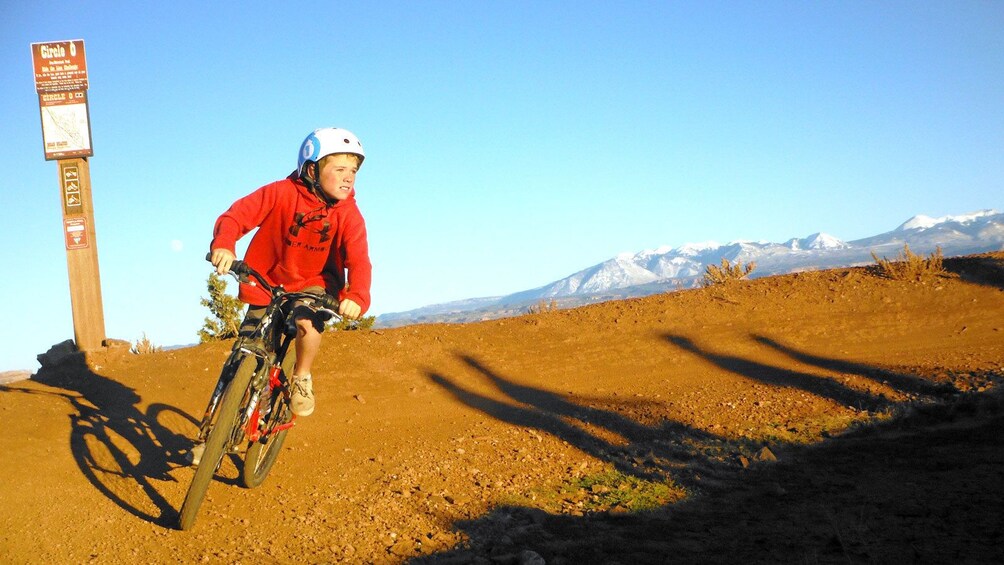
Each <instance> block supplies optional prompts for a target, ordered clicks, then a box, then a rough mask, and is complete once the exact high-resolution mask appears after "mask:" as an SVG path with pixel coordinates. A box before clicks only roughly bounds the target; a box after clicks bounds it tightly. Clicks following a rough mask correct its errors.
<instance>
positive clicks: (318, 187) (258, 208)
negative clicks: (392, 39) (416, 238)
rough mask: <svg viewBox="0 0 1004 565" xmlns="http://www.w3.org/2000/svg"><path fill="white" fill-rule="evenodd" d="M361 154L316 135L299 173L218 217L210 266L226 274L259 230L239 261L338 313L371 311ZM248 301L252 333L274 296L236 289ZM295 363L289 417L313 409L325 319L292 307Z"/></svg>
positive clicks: (340, 135) (351, 144)
mask: <svg viewBox="0 0 1004 565" xmlns="http://www.w3.org/2000/svg"><path fill="white" fill-rule="evenodd" d="M364 158H365V154H364V153H363V146H362V144H361V143H360V142H359V139H358V138H357V137H356V136H355V135H354V134H353V133H352V132H350V131H348V130H345V129H340V128H321V129H317V130H314V131H313V132H312V133H311V134H310V135H308V136H307V138H306V139H304V140H303V143H302V144H301V145H300V154H299V158H298V162H297V169H296V170H295V171H294V172H293V173H291V174H290V175H289V176H288V177H286V178H285V179H282V180H279V181H276V182H273V183H270V184H267V185H265V186H263V187H261V188H259V189H257V190H255V191H254V192H252V193H251V194H249V195H247V196H245V197H243V198H241V199H239V200H237V201H236V202H234V204H233V205H232V206H231V207H230V209H229V210H227V211H226V212H224V213H223V215H221V216H220V217H219V219H217V220H216V226H215V228H214V230H213V241H212V244H211V245H210V249H211V253H210V261H211V262H212V264H213V266H215V267H216V272H217V273H218V274H220V275H223V274H225V273H226V272H227V271H228V270H229V269H230V266H231V265H232V264H233V262H234V260H235V259H236V255H235V251H234V249H235V247H236V244H237V240H238V239H240V238H241V237H242V236H244V235H245V234H247V233H248V232H249V231H251V230H253V229H255V228H258V232H257V233H255V235H254V237H253V238H252V239H251V243H250V245H249V246H248V250H247V253H246V255H245V257H244V262H245V263H246V264H247V265H248V266H250V267H252V268H254V269H255V270H256V271H258V272H260V273H262V274H263V275H264V276H265V277H266V278H267V279H268V280H269V283H270V284H272V285H282V287H283V288H284V289H286V290H287V291H291V292H293V291H304V292H313V293H317V294H323V293H328V294H331V295H332V296H336V297H337V298H338V299H339V306H338V313H339V314H340V315H341V316H343V317H345V318H349V319H356V318H358V317H359V316H361V315H362V314H364V313H365V312H366V310H367V309H369V305H370V280H371V272H372V266H371V264H370V259H369V249H368V245H367V241H366V224H365V222H364V221H363V216H362V214H361V213H360V211H359V207H358V206H357V205H356V199H355V181H356V173H357V172H358V171H359V167H360V166H361V165H362V162H363V159H364ZM238 297H239V298H240V299H241V300H242V301H243V302H246V303H247V304H248V312H247V314H246V316H245V319H244V323H243V324H242V326H241V327H242V330H245V331H246V329H247V328H253V327H254V326H255V324H256V321H257V319H258V318H260V317H261V315H262V314H263V312H264V306H265V305H267V304H268V302H269V300H270V298H271V296H269V294H268V292H266V291H265V290H263V289H262V288H260V287H258V286H253V285H249V284H241V285H240V290H239V293H238ZM293 316H294V318H295V319H296V328H297V335H296V340H295V342H294V344H295V348H296V364H295V366H294V367H293V372H292V377H291V390H292V396H291V400H290V405H291V408H292V411H293V413H294V414H296V415H298V416H308V415H310V414H311V413H312V412H313V411H314V392H313V383H312V377H311V366H312V364H313V361H314V358H315V356H316V355H317V351H318V349H319V347H320V344H321V332H322V331H323V330H324V320H325V318H326V315H324V314H323V313H321V314H318V313H317V312H315V311H314V310H313V309H312V308H310V307H308V306H306V305H303V306H301V307H298V308H296V309H295V310H294V314H293Z"/></svg>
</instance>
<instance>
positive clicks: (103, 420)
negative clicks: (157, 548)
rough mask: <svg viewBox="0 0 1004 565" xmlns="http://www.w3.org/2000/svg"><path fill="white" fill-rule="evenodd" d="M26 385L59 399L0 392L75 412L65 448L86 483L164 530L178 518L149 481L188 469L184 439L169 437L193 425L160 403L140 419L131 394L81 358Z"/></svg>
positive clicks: (24, 391)
mask: <svg viewBox="0 0 1004 565" xmlns="http://www.w3.org/2000/svg"><path fill="white" fill-rule="evenodd" d="M31 380H33V381H35V382H38V383H41V384H44V385H46V386H49V387H52V388H54V389H62V390H63V391H66V392H57V391H53V392H49V391H39V390H32V389H27V388H21V387H16V386H2V387H0V391H5V392H19V393H22V394H44V395H52V396H55V397H59V398H62V399H64V400H66V401H67V402H69V404H70V405H71V406H72V407H73V409H74V411H75V413H74V414H71V415H70V425H71V430H70V449H71V451H72V454H73V458H74V460H75V462H76V464H77V466H78V467H79V468H80V471H81V472H82V473H83V475H84V476H85V477H86V478H87V480H88V481H90V483H91V484H92V485H94V488H96V489H97V490H98V491H100V492H101V493H102V494H104V495H105V496H106V497H108V499H109V500H111V501H113V502H114V503H115V504H117V505H118V506H119V507H121V508H122V509H123V510H125V511H127V512H129V513H130V514H132V515H133V516H136V517H137V518H141V519H143V520H147V521H149V522H152V523H154V524H157V525H160V526H165V527H170V526H171V525H172V521H171V520H172V519H173V517H174V516H175V515H176V514H177V511H176V509H175V508H174V507H173V506H172V505H171V503H170V502H169V501H168V500H167V499H166V498H165V497H164V496H163V495H162V494H161V493H160V492H159V490H158V488H157V485H156V484H155V482H156V481H160V482H174V480H175V479H174V478H172V477H171V475H170V474H169V472H170V471H171V470H173V469H175V468H177V467H180V466H187V462H186V461H185V459H184V455H183V453H184V451H185V450H186V449H187V448H189V447H190V446H191V440H190V439H188V438H186V437H185V436H184V435H182V434H181V433H180V431H176V430H183V429H185V428H186V427H187V428H190V427H191V426H193V425H194V426H198V421H196V420H195V419H194V418H192V417H191V416H190V415H188V414H187V413H185V412H184V411H182V410H180V409H178V408H176V407H174V406H169V405H166V404H151V405H150V406H149V408H148V409H147V410H146V412H141V411H140V409H139V408H138V404H139V402H140V400H141V398H140V396H139V395H137V394H136V391H135V390H133V389H131V388H129V387H127V386H125V385H122V384H121V383H118V382H116V381H114V380H112V379H109V378H108V377H105V376H102V375H100V374H98V373H95V372H93V371H92V370H91V369H90V368H89V367H88V366H87V364H86V362H85V361H84V359H83V356H82V355H79V356H76V358H74V359H70V360H66V361H64V362H62V363H61V364H59V365H58V366H55V367H43V368H41V369H39V371H38V372H37V373H35V374H34V375H33V376H32V377H31ZM137 487H138V488H137Z"/></svg>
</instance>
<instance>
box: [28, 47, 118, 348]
mask: <svg viewBox="0 0 1004 565" xmlns="http://www.w3.org/2000/svg"><path fill="white" fill-rule="evenodd" d="M31 55H32V62H33V63H34V66H35V90H36V91H37V92H38V106H39V113H40V114H41V118H42V143H43V146H44V149H45V159H46V160H56V161H57V163H58V165H59V167H58V169H59V197H60V201H61V203H62V210H63V237H64V239H65V241H66V266H67V270H68V272H69V278H70V304H71V307H72V310H73V333H74V341H75V342H76V344H77V349H79V350H81V351H93V350H95V349H98V348H100V347H101V346H102V345H103V344H104V341H105V314H104V307H103V305H102V301H101V277H100V274H99V271H98V246H97V240H96V237H95V230H94V206H93V204H92V202H91V174H90V166H89V164H88V162H87V157H90V156H92V155H94V151H93V149H92V148H91V127H90V116H89V112H88V106H87V86H88V84H87V60H86V58H85V57H84V42H83V40H80V39H77V40H73V41H52V42H47V43H32V44H31Z"/></svg>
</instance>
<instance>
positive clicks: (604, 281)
mask: <svg viewBox="0 0 1004 565" xmlns="http://www.w3.org/2000/svg"><path fill="white" fill-rule="evenodd" d="M904 245H909V246H910V250H911V251H913V252H914V253H917V254H929V253H932V252H934V251H935V249H936V248H938V247H940V248H941V250H942V253H943V254H944V255H945V256H946V257H952V256H958V255H968V254H972V253H983V252H987V251H997V250H1001V249H1004V214H1002V213H1000V212H998V211H997V210H980V211H978V212H972V213H969V214H962V215H957V216H944V217H940V218H932V217H929V216H924V215H918V216H914V217H913V218H910V219H909V220H907V221H906V222H903V224H901V225H900V226H899V227H897V228H896V229H894V230H892V231H889V232H885V233H882V234H879V235H875V236H871V237H866V238H863V239H858V240H854V241H848V242H845V241H842V240H840V239H839V238H836V237H834V236H832V235H829V234H825V233H815V234H812V235H810V236H808V237H804V238H792V239H789V240H788V241H785V242H784V243H771V242H763V241H757V242H754V241H735V242H731V243H727V244H719V243H716V242H705V243H688V244H684V245H681V246H680V247H676V248H672V247H660V248H658V249H652V250H646V251H641V252H639V253H635V254H631V253H622V254H620V255H618V256H616V257H613V258H611V259H608V260H606V261H603V262H602V263H599V264H596V265H593V266H591V267H588V268H586V269H583V270H581V271H578V272H576V273H573V274H571V275H569V276H567V277H565V278H563V279H560V280H557V281H555V282H553V283H550V284H547V285H544V286H541V287H538V288H533V289H530V290H524V291H520V292H515V293H513V294H508V295H505V296H493V297H485V298H470V299H466V300H458V301H454V302H447V303H444V304H434V305H431V306H424V307H422V308H417V309H415V310H409V311H406V312H394V313H388V314H383V315H381V316H379V317H377V320H376V325H377V326H380V327H394V326H402V325H407V324H416V323H434V322H452V323H460V322H470V321H475V320H485V319H494V318H501V317H506V316H513V315H517V314H523V313H526V312H527V311H528V310H529V309H530V308H534V307H546V308H570V307H574V306H579V305H582V304H588V303H592V302H600V301H605V300H615V299H621V298H629V297H634V296H646V295H649V294H655V293H660V292H668V291H672V290H679V289H684V288H693V287H696V286H698V285H700V283H701V281H702V279H703V277H704V273H705V270H706V269H707V267H708V266H709V265H719V264H721V262H722V260H723V259H726V260H728V261H729V262H730V263H733V264H735V263H736V262H739V261H741V262H742V263H744V264H749V263H756V269H755V270H754V271H753V272H752V273H751V275H750V277H751V278H756V277H765V276H770V275H780V274H786V273H792V272H797V271H805V270H813V269H829V268H836V267H850V266H857V265H866V264H871V263H874V259H873V258H872V253H875V255H877V256H879V257H885V258H888V259H895V258H896V257H898V256H899V254H900V253H902V251H903V247H904Z"/></svg>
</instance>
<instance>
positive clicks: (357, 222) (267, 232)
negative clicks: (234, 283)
mask: <svg viewBox="0 0 1004 565" xmlns="http://www.w3.org/2000/svg"><path fill="white" fill-rule="evenodd" d="M254 228H258V231H257V233H255V234H254V237H253V238H252V239H251V244H250V245H249V246H248V251H247V254H246V255H245V256H244V261H245V262H246V263H247V264H248V265H250V266H251V267H253V268H254V269H255V270H256V271H258V272H259V273H261V274H262V275H264V276H265V278H266V279H267V280H268V282H269V284H272V285H277V284H281V285H282V286H283V288H285V289H286V290H288V291H291V292H295V291H298V290H302V289H304V288H306V287H308V286H323V287H324V288H325V289H327V292H328V294H331V295H333V296H337V297H338V299H339V300H344V299H346V298H348V299H349V300H352V301H353V302H355V303H356V304H358V305H359V306H360V307H361V308H362V311H363V313H365V312H366V311H367V310H368V309H369V307H370V281H371V276H372V270H373V268H372V266H371V264H370V258H369V247H368V245H367V243H366V224H365V222H363V216H362V214H361V213H360V212H359V207H358V206H357V205H356V200H355V193H353V194H352V195H350V196H349V197H348V198H347V199H345V200H342V201H340V202H338V203H336V204H334V205H332V206H327V205H326V204H325V203H324V202H322V201H321V200H320V199H319V198H317V197H316V196H314V195H313V194H312V193H311V192H310V191H309V190H308V189H307V187H306V186H305V185H304V184H303V183H302V182H300V181H298V180H295V173H294V174H293V175H290V176H289V177H288V178H285V179H283V180H280V181H276V182H273V183H271V184H267V185H265V186H263V187H261V188H259V189H258V190H256V191H254V192H252V193H251V194H249V195H247V196H245V197H244V198H241V199H240V200H238V201H237V202H234V204H233V206H231V207H230V209H229V210H227V211H226V212H224V213H223V215H222V216H220V217H219V219H217V220H216V227H215V228H214V230H213V242H212V244H211V245H210V249H220V248H222V249H227V250H229V251H231V252H234V248H235V246H236V244H237V240H238V239H240V238H241V237H242V236H244V235H245V234H246V233H248V232H249V231H251V230H252V229H254ZM346 271H348V275H347V278H346ZM238 297H239V298H240V299H241V300H242V301H244V302H246V303H248V304H251V305H254V306H264V305H266V304H268V302H269V300H270V299H271V296H269V294H268V292H266V291H265V290H264V289H262V288H261V287H258V286H251V285H246V284H242V285H241V287H240V292H239V293H238Z"/></svg>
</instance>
